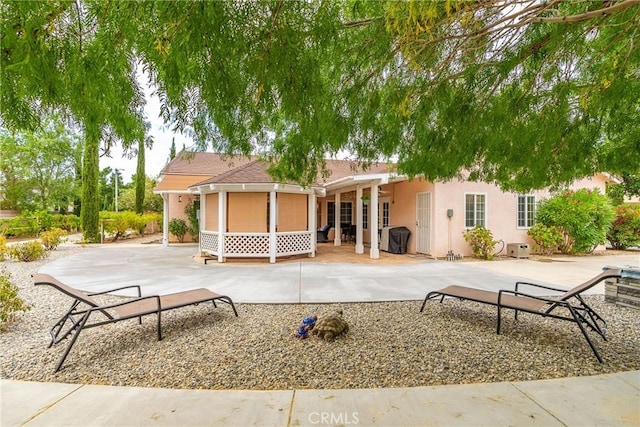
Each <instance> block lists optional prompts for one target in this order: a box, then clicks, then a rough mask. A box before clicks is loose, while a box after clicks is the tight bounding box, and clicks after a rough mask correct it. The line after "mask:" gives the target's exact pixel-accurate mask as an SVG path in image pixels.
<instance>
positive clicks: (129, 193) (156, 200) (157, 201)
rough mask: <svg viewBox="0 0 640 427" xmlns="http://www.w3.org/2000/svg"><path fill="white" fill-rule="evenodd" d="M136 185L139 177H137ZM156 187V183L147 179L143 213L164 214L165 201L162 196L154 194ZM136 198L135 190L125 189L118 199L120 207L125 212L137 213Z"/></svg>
mask: <svg viewBox="0 0 640 427" xmlns="http://www.w3.org/2000/svg"><path fill="white" fill-rule="evenodd" d="M135 179H136V183H137V182H138V181H137V175H136V176H135ZM155 186H156V181H155V180H154V179H151V178H149V177H146V178H145V187H144V191H145V193H144V204H143V211H144V212H162V209H163V200H162V196H161V195H159V194H154V192H153V188H154V187H155ZM135 198H136V190H135V189H134V188H124V189H123V190H122V191H121V192H120V197H119V198H118V206H119V207H120V208H121V209H122V210H123V211H125V210H126V211H135Z"/></svg>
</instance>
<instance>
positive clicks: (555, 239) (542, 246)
mask: <svg viewBox="0 0 640 427" xmlns="http://www.w3.org/2000/svg"><path fill="white" fill-rule="evenodd" d="M527 234H528V235H529V237H531V238H532V239H533V241H534V242H536V246H537V247H536V252H538V253H541V254H545V255H551V254H552V253H553V252H555V250H556V249H557V248H558V245H559V244H560V243H561V242H562V233H560V231H558V229H557V228H556V227H549V226H547V225H544V224H542V223H541V222H538V223H536V224H535V225H534V226H533V227H531V228H530V229H529V231H527Z"/></svg>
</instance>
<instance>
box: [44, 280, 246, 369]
mask: <svg viewBox="0 0 640 427" xmlns="http://www.w3.org/2000/svg"><path fill="white" fill-rule="evenodd" d="M34 282H35V284H36V285H49V286H52V287H54V288H55V289H57V290H59V291H60V292H62V293H64V294H65V295H68V296H69V297H71V298H72V299H73V302H72V304H71V308H70V309H69V311H67V313H65V314H64V315H63V316H62V317H61V318H60V320H58V321H57V322H56V323H55V324H54V325H53V327H52V328H51V331H50V333H51V342H50V343H49V346H48V348H50V347H51V346H52V345H54V344H57V343H59V342H60V341H62V340H63V339H65V338H67V337H69V336H70V335H71V334H73V336H72V337H71V341H70V342H69V344H68V345H67V348H66V350H65V352H64V354H63V355H62V358H61V359H60V361H59V362H58V365H57V366H56V369H55V372H58V371H59V370H60V368H61V367H62V364H63V363H64V361H65V359H66V358H67V356H68V355H69V352H70V351H71V347H73V345H74V344H75V342H76V340H77V339H78V336H79V335H80V332H81V331H82V330H83V329H88V328H93V327H95V326H101V325H105V324H108V323H115V322H119V321H121V320H127V319H133V318H136V317H137V318H138V323H140V324H142V316H146V315H149V314H156V315H157V330H158V341H160V340H161V339H162V327H161V322H160V319H161V313H162V312H163V311H167V310H173V309H175V308H180V307H185V306H188V305H197V304H200V303H201V302H208V301H211V302H212V303H213V306H214V307H217V305H216V301H219V302H223V303H226V304H229V305H231V308H233V313H234V314H235V315H236V317H237V316H238V312H237V311H236V307H235V305H234V304H233V301H231V298H229V297H227V296H224V295H219V294H216V293H215V292H212V291H210V290H208V289H193V290H190V291H184V292H177V293H173V294H168V295H162V296H159V295H152V296H146V297H143V296H142V293H141V291H140V286H138V285H132V286H123V287H120V288H116V289H111V290H108V291H105V292H96V293H90V294H89V293H85V292H82V291H80V290H78V289H75V288H72V287H70V286H68V285H65V284H64V283H62V282H60V281H59V280H57V279H55V278H54V277H52V276H50V275H48V274H40V273H39V274H36V275H35V276H34ZM123 289H135V290H136V293H137V296H136V297H133V298H127V299H125V300H123V301H120V302H117V303H113V304H107V305H101V304H100V303H99V302H98V301H96V300H95V299H94V298H92V297H93V296H96V295H105V294H109V293H112V292H115V291H120V290H123ZM92 315H94V316H93V317H94V318H95V316H100V317H99V318H98V319H96V320H95V321H93V322H89V317H91V316H92Z"/></svg>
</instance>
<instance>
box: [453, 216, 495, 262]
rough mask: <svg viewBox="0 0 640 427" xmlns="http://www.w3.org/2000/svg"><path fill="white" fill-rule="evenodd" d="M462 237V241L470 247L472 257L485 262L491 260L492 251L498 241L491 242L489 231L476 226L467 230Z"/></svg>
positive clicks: (491, 235)
mask: <svg viewBox="0 0 640 427" xmlns="http://www.w3.org/2000/svg"><path fill="white" fill-rule="evenodd" d="M462 235H463V236H464V240H465V241H467V242H468V243H469V245H470V246H471V249H472V250H473V255H474V256H476V257H478V258H482V259H486V260H492V259H493V257H494V253H493V251H494V248H495V246H496V243H498V241H497V240H493V234H492V233H491V231H489V230H487V229H486V228H484V227H483V226H481V225H476V226H475V227H473V228H471V229H469V230H465V231H464V232H463V233H462Z"/></svg>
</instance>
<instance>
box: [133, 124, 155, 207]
mask: <svg viewBox="0 0 640 427" xmlns="http://www.w3.org/2000/svg"><path fill="white" fill-rule="evenodd" d="M145 143H146V145H148V146H149V148H151V146H152V145H153V138H152V137H150V136H149V137H147V138H146V141H145V140H141V141H140V142H138V152H137V158H138V163H137V168H136V175H135V180H134V182H135V184H136V185H135V188H136V206H135V212H136V213H139V214H141V213H143V212H144V197H145V191H144V190H145V180H146V175H145V172H144V158H145V153H144V149H145Z"/></svg>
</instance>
